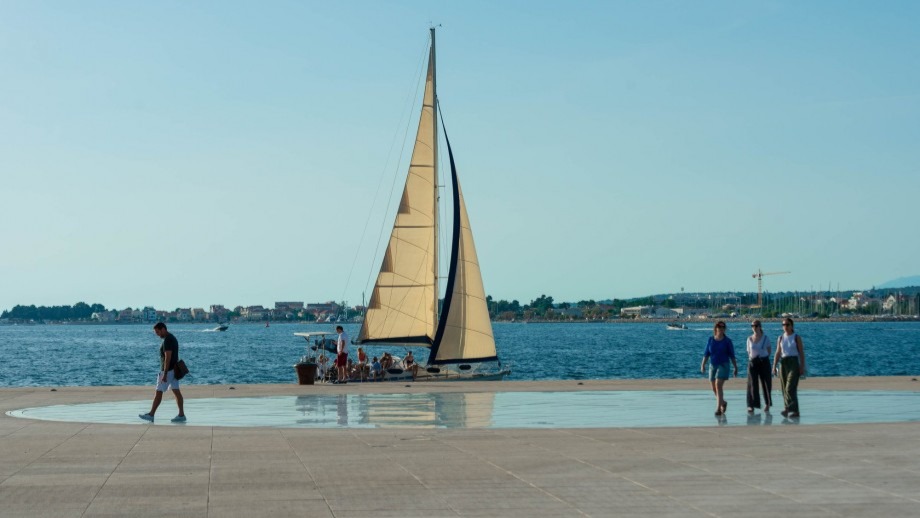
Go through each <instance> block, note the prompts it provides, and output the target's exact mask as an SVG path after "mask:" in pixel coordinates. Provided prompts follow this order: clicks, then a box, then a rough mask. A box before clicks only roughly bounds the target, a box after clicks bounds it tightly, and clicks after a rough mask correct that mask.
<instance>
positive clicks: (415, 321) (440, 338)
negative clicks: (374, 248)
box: [358, 29, 498, 365]
mask: <svg viewBox="0 0 920 518" xmlns="http://www.w3.org/2000/svg"><path fill="white" fill-rule="evenodd" d="M434 42H435V40H434V29H431V50H430V54H429V58H428V74H427V77H426V80H425V94H424V97H423V102H422V113H421V117H420V118H419V126H418V133H417V135H416V138H415V148H414V150H413V152H412V161H411V163H410V165H409V174H408V176H407V178H406V186H405V188H404V190H403V195H402V199H401V201H400V204H399V210H398V212H397V214H396V222H395V224H394V226H393V232H392V233H391V235H390V241H389V243H388V244H387V248H386V252H385V253H384V258H383V264H382V265H381V267H380V273H379V274H378V276H377V282H376V284H375V285H374V290H373V292H372V294H371V300H370V304H369V306H368V308H367V312H366V314H365V317H364V323H363V324H362V326H361V332H360V333H359V335H358V342H359V343H402V344H405V343H414V344H420V345H427V346H429V347H431V353H430V355H429V358H428V364H429V365H433V364H445V363H468V362H475V361H490V360H497V359H498V358H497V356H496V352H495V339H494V337H493V335H492V323H491V321H490V319H489V311H488V306H487V303H486V298H485V289H484V288H483V284H482V274H481V273H480V270H479V261H478V259H477V256H476V246H475V245H474V243H473V233H472V230H471V228H470V223H469V217H468V215H467V212H466V204H465V203H464V201H463V193H462V191H461V190H460V183H459V180H458V179H457V171H456V167H455V165H454V157H453V151H452V150H451V148H450V141H447V149H448V153H449V156H450V166H451V183H452V187H453V222H452V224H451V229H450V230H451V232H450V237H451V248H450V250H451V252H450V262H449V272H448V275H447V289H446V293H445V296H444V302H443V306H442V309H441V314H440V317H439V315H438V282H437V281H438V256H437V238H438V226H437V201H438V194H437V178H438V175H437V159H438V154H437V142H438V134H437V101H438V98H437V91H436V75H435V44H434ZM445 139H446V132H445Z"/></svg>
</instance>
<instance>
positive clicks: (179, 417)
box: [169, 415, 185, 423]
mask: <svg viewBox="0 0 920 518" xmlns="http://www.w3.org/2000/svg"><path fill="white" fill-rule="evenodd" d="M169 421H170V422H173V423H184V422H185V416H184V415H177V416H176V417H173V418H172V419H170V420H169Z"/></svg>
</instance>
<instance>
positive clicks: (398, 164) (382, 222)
mask: <svg viewBox="0 0 920 518" xmlns="http://www.w3.org/2000/svg"><path fill="white" fill-rule="evenodd" d="M429 39H430V36H429V38H426V42H425V46H424V49H423V51H422V57H421V59H420V60H419V65H418V76H417V77H416V80H415V92H414V93H413V94H412V99H413V102H412V106H410V111H409V113H412V111H411V108H413V107H414V106H415V102H414V99H418V89H419V84H421V81H420V80H419V79H420V78H421V75H422V70H424V68H425V57H426V54H427V53H428V52H427V51H428V40H429ZM421 102H422V104H424V103H425V100H424V99H422V101H421ZM411 123H412V117H411V116H409V117H408V118H407V120H406V129H405V132H404V133H403V142H402V146H401V147H400V150H399V158H398V159H397V161H396V169H395V173H394V174H393V182H392V183H391V184H390V195H389V197H388V199H387V207H386V211H385V212H384V217H382V218H380V232H379V233H378V234H377V245H376V246H375V247H374V258H373V259H372V260H371V268H370V270H368V273H367V280H366V281H365V283H364V291H365V292H366V291H367V288H368V286H369V285H370V283H371V277H372V276H373V275H374V268H375V266H374V265H376V264H377V255H378V254H379V253H380V241H381V240H383V231H384V229H385V228H386V227H385V225H386V222H387V219H386V215H387V214H389V213H390V205H391V204H392V203H393V190H394V189H396V179H397V178H398V176H399V171H400V169H401V167H402V157H403V153H405V150H406V139H408V138H409V127H410V125H411ZM394 140H395V139H394ZM410 160H411V159H410ZM382 182H383V177H382V176H381V184H382ZM369 222H370V218H368V223H369ZM371 296H372V297H373V292H372V293H371Z"/></svg>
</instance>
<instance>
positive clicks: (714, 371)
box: [709, 362, 728, 381]
mask: <svg viewBox="0 0 920 518" xmlns="http://www.w3.org/2000/svg"><path fill="white" fill-rule="evenodd" d="M717 378H718V379H720V380H727V379H728V362H726V363H723V364H721V365H712V364H710V365H709V381H715V380H716V379H717Z"/></svg>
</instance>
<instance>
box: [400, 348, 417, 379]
mask: <svg viewBox="0 0 920 518" xmlns="http://www.w3.org/2000/svg"><path fill="white" fill-rule="evenodd" d="M403 369H404V370H407V371H410V372H412V379H413V380H415V375H416V374H417V373H418V362H416V361H415V356H412V351H406V357H405V358H403Z"/></svg>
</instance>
